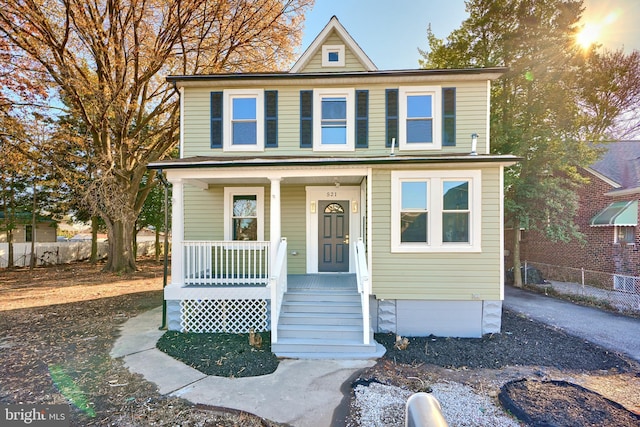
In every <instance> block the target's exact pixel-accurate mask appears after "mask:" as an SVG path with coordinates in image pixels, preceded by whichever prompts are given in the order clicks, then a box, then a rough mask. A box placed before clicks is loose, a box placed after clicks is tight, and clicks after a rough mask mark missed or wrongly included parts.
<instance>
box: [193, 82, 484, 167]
mask: <svg viewBox="0 0 640 427" xmlns="http://www.w3.org/2000/svg"><path fill="white" fill-rule="evenodd" d="M439 85H440V86H442V87H456V138H457V141H456V146H455V147H443V149H442V150H441V151H439V152H442V153H445V154H446V153H468V152H470V151H471V134H472V133H478V134H479V139H478V147H477V151H478V153H484V152H486V143H487V140H486V135H484V130H485V129H486V128H487V114H486V108H487V96H488V95H487V90H486V82H483V81H479V82H452V81H443V82H441V83H440V84H439ZM398 86H399V85H398V84H394V83H389V84H375V85H362V84H359V85H355V86H349V85H340V86H326V85H325V86H317V87H318V88H320V87H354V88H355V89H356V90H358V89H362V90H368V91H369V147H368V148H366V149H356V150H355V151H353V152H336V153H333V152H326V151H323V152H314V151H313V150H312V149H310V148H305V149H300V90H312V89H314V87H313V86H270V87H265V88H264V89H265V90H277V91H278V147H277V148H268V149H265V151H264V154H262V155H305V156H308V155H318V156H327V155H336V156H353V155H354V154H355V155H384V154H386V153H388V151H389V149H388V148H386V147H385V138H386V135H385V131H386V120H385V90H386V89H393V88H397V87H398ZM233 88H236V87H228V88H227V89H233ZM217 90H221V89H220V88H215V87H211V88H209V89H207V88H185V91H184V95H183V96H184V118H183V120H184V141H185V143H184V147H182V149H183V156H184V157H192V156H239V155H243V153H242V152H237V151H234V152H231V153H229V152H224V151H223V150H222V149H219V148H218V149H211V148H210V144H211V141H210V125H209V124H210V111H209V109H210V105H209V104H210V93H211V92H212V91H217ZM409 153H410V154H419V153H420V152H417V151H411V152H409ZM425 153H427V154H433V153H434V152H433V151H427V152H425ZM246 155H247V156H251V157H253V156H256V155H261V154H260V153H256V152H248V153H246Z"/></svg>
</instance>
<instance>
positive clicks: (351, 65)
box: [300, 30, 366, 73]
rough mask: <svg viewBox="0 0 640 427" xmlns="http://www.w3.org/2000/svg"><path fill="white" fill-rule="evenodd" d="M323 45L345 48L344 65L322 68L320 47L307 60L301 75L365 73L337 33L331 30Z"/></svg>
mask: <svg viewBox="0 0 640 427" xmlns="http://www.w3.org/2000/svg"><path fill="white" fill-rule="evenodd" d="M324 45H328V46H336V45H344V46H345V51H344V53H345V63H344V65H345V66H344V67H323V66H322V47H320V48H319V49H318V51H317V52H316V54H315V55H314V56H313V58H311V59H310V60H309V62H308V63H307V65H306V66H305V67H304V68H303V69H302V70H301V71H300V72H301V73H313V72H344V71H366V70H365V68H364V67H363V66H362V64H361V63H360V61H359V60H358V57H356V56H355V55H354V54H353V51H351V49H349V46H348V45H347V44H346V43H345V42H344V41H343V40H342V39H341V38H340V36H339V35H338V33H337V32H336V31H335V30H333V31H331V33H330V34H329V36H328V37H327V40H326V41H325V42H324Z"/></svg>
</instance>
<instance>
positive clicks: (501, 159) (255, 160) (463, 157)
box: [148, 154, 520, 169]
mask: <svg viewBox="0 0 640 427" xmlns="http://www.w3.org/2000/svg"><path fill="white" fill-rule="evenodd" d="M518 160H520V158H519V157H517V156H514V155H511V154H504V155H490V154H487V155H482V154H481V155H471V154H448V155H430V156H429V155H404V154H400V155H388V156H358V157H347V156H344V157H320V156H305V157H300V156H264V157H248V156H244V157H238V156H233V157H232V156H224V157H221V156H219V157H215V156H194V157H187V158H183V159H167V160H161V161H157V162H153V163H150V164H149V166H148V168H149V169H191V168H210V167H216V168H231V167H263V166H337V165H345V166H346V165H363V166H366V165H389V164H424V163H432V164H436V163H442V164H445V163H475V164H478V163H502V164H503V165H505V166H508V165H512V164H514V163H515V162H517V161H518Z"/></svg>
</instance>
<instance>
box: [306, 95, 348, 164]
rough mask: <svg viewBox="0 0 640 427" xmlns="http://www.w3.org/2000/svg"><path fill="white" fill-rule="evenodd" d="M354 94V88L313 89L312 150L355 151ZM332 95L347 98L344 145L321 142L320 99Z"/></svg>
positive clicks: (331, 96)
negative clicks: (345, 140) (345, 141)
mask: <svg viewBox="0 0 640 427" xmlns="http://www.w3.org/2000/svg"><path fill="white" fill-rule="evenodd" d="M355 94H356V91H355V89H354V88H336V89H314V90H313V151H355V140H356V137H355V133H356V128H355V117H356V112H355V109H356V106H355V97H356V95H355ZM333 97H345V98H346V100H347V143H346V144H344V145H336V144H322V99H323V98H333Z"/></svg>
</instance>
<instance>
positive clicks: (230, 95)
mask: <svg viewBox="0 0 640 427" xmlns="http://www.w3.org/2000/svg"><path fill="white" fill-rule="evenodd" d="M234 98H255V99H256V126H257V129H256V145H233V143H232V142H233V139H232V138H231V136H232V126H231V123H232V118H233V99H234ZM222 121H223V123H224V127H223V131H222V134H223V149H224V151H264V91H263V90H261V89H232V90H225V91H224V94H223V106H222Z"/></svg>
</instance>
